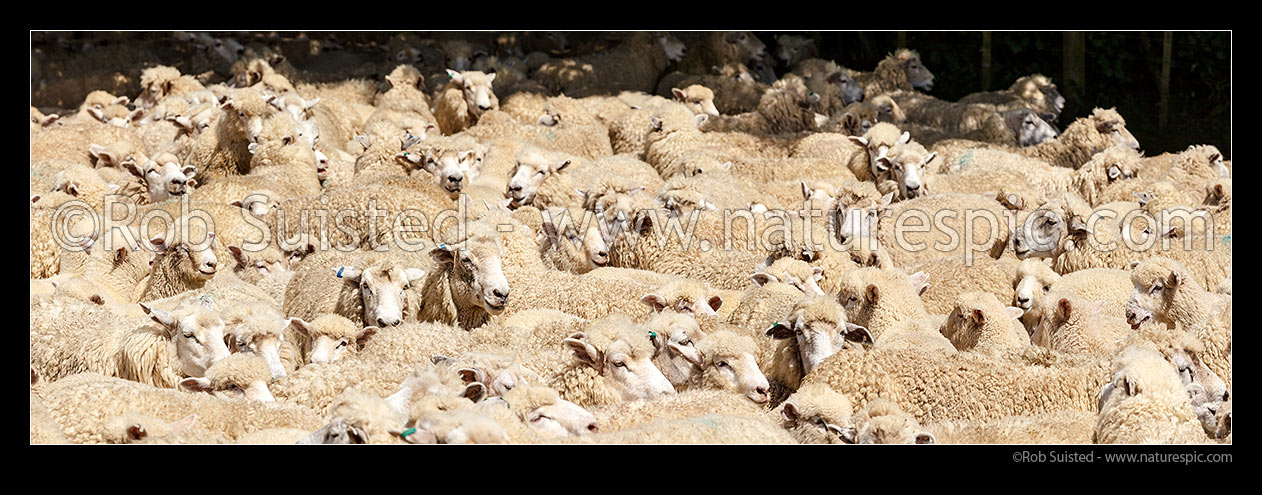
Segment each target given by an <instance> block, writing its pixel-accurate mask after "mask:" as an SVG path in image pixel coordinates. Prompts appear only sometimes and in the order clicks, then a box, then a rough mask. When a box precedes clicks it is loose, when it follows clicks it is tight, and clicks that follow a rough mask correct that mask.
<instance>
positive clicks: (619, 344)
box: [563, 332, 675, 401]
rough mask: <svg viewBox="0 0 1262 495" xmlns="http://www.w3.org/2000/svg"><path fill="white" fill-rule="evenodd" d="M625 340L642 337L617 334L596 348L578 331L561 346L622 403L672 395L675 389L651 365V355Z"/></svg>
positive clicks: (640, 336) (655, 367) (654, 366)
mask: <svg viewBox="0 0 1262 495" xmlns="http://www.w3.org/2000/svg"><path fill="white" fill-rule="evenodd" d="M623 333H624V334H625V333H629V332H623ZM629 338H640V339H643V338H644V336H643V335H638V332H637V335H634V336H632V335H621V336H619V338H618V339H617V340H614V341H613V342H611V343H609V344H608V345H607V347H606V348H605V349H598V348H596V346H595V345H593V344H592V343H591V342H590V341H589V340H588V339H587V338H586V336H585V335H584V334H583V333H581V332H580V333H577V334H574V335H571V336H570V337H569V338H567V339H565V341H564V342H563V343H564V344H565V346H566V348H567V349H570V350H571V351H572V352H574V356H575V358H577V359H578V360H579V361H580V362H581V363H583V364H585V365H587V366H590V367H591V368H593V369H595V370H596V371H597V372H598V373H599V374H600V375H601V379H603V380H604V383H605V386H606V387H608V388H609V389H610V390H613V391H614V392H616V393H617V394H618V395H619V396H620V397H621V398H622V400H624V401H633V400H640V399H651V398H654V397H657V396H660V395H670V394H674V393H675V387H674V386H673V385H671V383H670V380H667V379H666V376H665V375H663V374H662V372H661V370H659V369H658V368H657V366H656V365H654V364H653V354H652V352H642V350H641V349H640V348H639V346H633V345H631V344H630V343H628V342H627V341H626V339H629ZM637 351H640V352H637Z"/></svg>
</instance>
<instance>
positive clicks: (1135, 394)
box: [1091, 346, 1209, 443]
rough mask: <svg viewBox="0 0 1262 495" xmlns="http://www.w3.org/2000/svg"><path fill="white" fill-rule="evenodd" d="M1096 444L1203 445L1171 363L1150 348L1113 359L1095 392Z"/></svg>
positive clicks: (1202, 434) (1124, 352) (1203, 437)
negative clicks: (1105, 379)
mask: <svg viewBox="0 0 1262 495" xmlns="http://www.w3.org/2000/svg"><path fill="white" fill-rule="evenodd" d="M1091 439H1092V441H1093V442H1095V443H1206V442H1207V441H1208V440H1209V439H1208V437H1206V435H1205V432H1204V430H1203V429H1202V428H1201V425H1200V421H1198V420H1197V417H1196V414H1195V413H1193V412H1192V405H1191V403H1190V402H1189V400H1188V396H1187V391H1186V390H1185V389H1184V387H1183V384H1182V383H1180V381H1179V376H1178V375H1177V374H1176V373H1174V368H1173V367H1171V366H1170V363H1168V362H1166V360H1165V359H1164V358H1163V357H1162V356H1161V354H1160V353H1158V352H1156V351H1155V350H1154V349H1152V348H1151V347H1150V346H1131V347H1127V348H1126V349H1123V350H1122V351H1121V352H1119V353H1118V355H1117V357H1115V358H1114V359H1113V369H1112V373H1111V377H1110V381H1109V383H1108V384H1107V385H1105V386H1104V387H1103V389H1102V390H1101V392H1100V415H1099V419H1098V420H1097V422H1096V426H1095V431H1094V432H1093V433H1092V437H1091Z"/></svg>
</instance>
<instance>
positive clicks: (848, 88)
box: [824, 70, 907, 135]
mask: <svg viewBox="0 0 1262 495" xmlns="http://www.w3.org/2000/svg"><path fill="white" fill-rule="evenodd" d="M824 80H825V81H828V82H829V83H831V84H834V85H836V86H837V87H838V88H841V98H842V103H843V104H846V105H849V104H851V103H854V102H856V101H863V96H864V95H863V86H860V85H859V83H858V82H857V81H855V80H854V78H853V77H850V74H849V73H847V72H846V71H844V70H839V71H836V72H833V73H830V74H828V75H827V76H824ZM887 99H888V98H887ZM874 101H875V100H874ZM890 102H891V103H892V102H893V100H892V99H890ZM896 108H898V105H894V106H892V107H891V108H890V111H891V114H892V113H893V110H894V109H896ZM898 113H899V114H900V115H898V116H897V118H896V119H895V120H891V121H885V120H882V122H905V121H906V120H907V118H906V117H905V116H903V115H901V114H902V111H901V110H900V111H899V112H898ZM867 131H868V130H867V129H863V132H860V133H858V134H859V135H862V134H863V133H864V132H867Z"/></svg>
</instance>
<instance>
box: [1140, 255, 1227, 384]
mask: <svg viewBox="0 0 1262 495" xmlns="http://www.w3.org/2000/svg"><path fill="white" fill-rule="evenodd" d="M1131 283H1132V284H1133V285H1134V290H1133V291H1132V292H1131V296H1130V298H1129V299H1127V301H1126V322H1127V323H1129V324H1130V325H1131V328H1133V329H1138V327H1139V326H1140V325H1142V324H1143V323H1145V322H1147V321H1149V320H1154V321H1155V322H1156V323H1160V324H1164V325H1166V326H1168V327H1175V326H1179V327H1182V328H1183V329H1185V330H1186V331H1188V332H1189V333H1192V334H1194V335H1195V336H1196V337H1197V338H1199V339H1200V340H1201V341H1202V342H1204V344H1205V352H1204V353H1202V355H1201V360H1202V361H1204V362H1205V363H1206V364H1207V365H1208V366H1209V367H1210V369H1211V370H1213V371H1214V373H1215V374H1217V375H1218V376H1219V377H1221V378H1222V379H1223V381H1225V382H1226V383H1227V387H1228V388H1231V297H1230V296H1224V295H1221V294H1214V293H1210V292H1207V291H1206V290H1205V289H1203V288H1202V287H1203V286H1202V285H1201V284H1200V283H1199V282H1198V281H1197V280H1196V279H1195V278H1192V277H1191V276H1190V275H1189V273H1188V269H1187V268H1186V267H1184V266H1183V264H1182V263H1179V262H1178V261H1176V260H1172V259H1169V258H1166V257H1162V256H1156V257H1152V258H1149V259H1146V260H1144V261H1141V262H1137V263H1133V264H1132V266H1131Z"/></svg>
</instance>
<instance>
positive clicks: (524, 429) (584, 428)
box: [471, 384, 600, 443]
mask: <svg viewBox="0 0 1262 495" xmlns="http://www.w3.org/2000/svg"><path fill="white" fill-rule="evenodd" d="M501 399H502V400H499V401H490V400H488V401H484V402H480V403H478V404H476V405H474V406H473V407H472V408H471V409H472V410H473V411H477V412H480V413H483V414H487V415H488V416H490V417H492V418H494V419H496V420H497V421H498V422H499V424H500V425H502V426H504V427H505V428H506V432H508V433H509V437H510V439H511V440H513V441H514V442H519V443H542V442H547V441H551V440H552V439H556V438H563V437H576V436H586V435H591V434H594V433H598V432H600V426H599V421H597V418H596V417H595V416H594V415H592V413H591V412H589V411H587V410H586V409H583V408H582V407H580V406H578V405H577V404H574V403H573V402H570V401H568V400H565V399H563V398H561V396H560V395H559V394H558V393H557V391H556V390H553V389H551V388H548V387H545V386H540V385H529V384H525V385H522V386H519V387H515V388H513V389H512V390H510V391H508V392H507V393H505V394H504V395H503V396H502V397H501Z"/></svg>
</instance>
